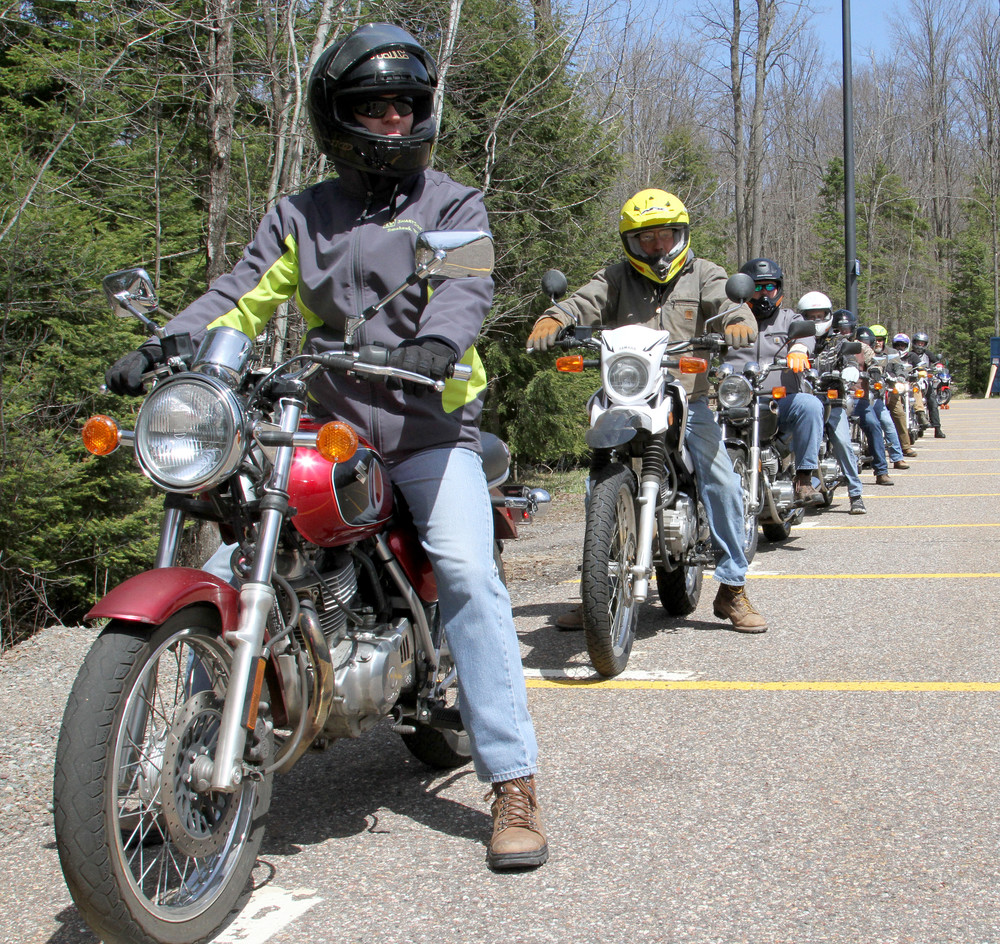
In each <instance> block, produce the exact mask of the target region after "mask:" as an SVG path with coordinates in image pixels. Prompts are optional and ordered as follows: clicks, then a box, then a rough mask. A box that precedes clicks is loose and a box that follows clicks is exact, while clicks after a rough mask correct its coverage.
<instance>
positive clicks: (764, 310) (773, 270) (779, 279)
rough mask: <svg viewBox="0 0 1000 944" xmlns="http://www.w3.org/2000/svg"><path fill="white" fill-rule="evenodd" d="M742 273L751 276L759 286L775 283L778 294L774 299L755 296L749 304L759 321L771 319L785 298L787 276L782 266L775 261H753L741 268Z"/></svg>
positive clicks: (765, 296)
mask: <svg viewBox="0 0 1000 944" xmlns="http://www.w3.org/2000/svg"><path fill="white" fill-rule="evenodd" d="M740 272H743V273H745V274H746V275H749V276H750V278H752V279H753V280H754V282H755V283H756V284H757V285H767V284H771V283H773V284H774V285H775V286H776V287H777V289H778V294H777V295H775V296H774V298H770V297H768V296H767V295H764V294H759V295H754V297H753V298H751V299H750V301H749V302H748V303H747V304H748V305H749V306H750V310H751V311H752V312H753V313H754V317H755V318H757V319H758V320H762V319H764V318H770V317H771V315H773V314H774V313H775V312H776V311H777V310H778V309H779V308H780V307H781V303H782V301H783V300H784V298H785V292H784V289H783V283H784V278H785V276H784V273H783V272H782V271H781V266H780V265H778V263H777V262H775V261H774V260H773V259H751V260H750V261H749V262H746V263H744V264H743V265H742V266H741V267H740Z"/></svg>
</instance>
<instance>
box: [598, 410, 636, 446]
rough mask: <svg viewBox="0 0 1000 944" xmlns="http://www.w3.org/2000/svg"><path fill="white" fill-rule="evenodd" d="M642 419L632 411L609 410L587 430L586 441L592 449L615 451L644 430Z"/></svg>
mask: <svg viewBox="0 0 1000 944" xmlns="http://www.w3.org/2000/svg"><path fill="white" fill-rule="evenodd" d="M643 425H644V424H643V422H642V417H641V416H640V415H639V414H638V413H633V412H632V411H631V410H608V411H607V412H605V413H602V414H601V415H600V416H599V417H597V420H596V421H595V422H594V425H593V426H591V427H590V429H588V430H587V435H586V436H585V439H586V440H587V445H588V446H590V448H591V449H615V448H617V447H618V446H624V445H625V443H627V442H631V441H632V440H633V439H635V434H636V433H637V432H638V431H639V430H640V429H642V428H643Z"/></svg>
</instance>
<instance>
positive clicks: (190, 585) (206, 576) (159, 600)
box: [85, 567, 240, 634]
mask: <svg viewBox="0 0 1000 944" xmlns="http://www.w3.org/2000/svg"><path fill="white" fill-rule="evenodd" d="M239 600H240V597H239V594H238V593H237V591H236V590H235V589H234V588H233V587H231V586H230V585H229V584H228V583H225V582H224V581H222V580H220V579H219V578H218V577H215V576H213V575H212V574H210V573H207V572H206V571H204V570H196V569H194V568H193V567H161V568H157V569H156V570H147V571H145V572H143V573H141V574H136V576H134V577H130V578H129V579H128V580H126V581H125V582H124V583H121V584H119V585H118V586H117V587H115V588H114V590H112V591H111V592H110V593H109V594H107V595H106V596H105V597H103V598H102V599H101V600H99V601H98V602H97V603H96V604H95V605H94V606H93V608H92V609H91V610H90V612H89V613H87V615H86V617H85V619H88V620H97V619H120V620H128V621H129V622H133V623H148V624H149V625H150V626H159V625H160V624H161V623H163V622H165V621H166V620H168V619H169V618H170V617H171V616H173V615H174V613H176V612H177V611H178V610H182V609H184V607H186V606H191V605H192V604H196V603H208V604H210V605H211V606H214V607H215V608H216V609H217V610H218V611H219V617H220V619H221V622H222V632H223V634H226V633H229V632H233V631H235V629H236V624H237V621H238V612H239Z"/></svg>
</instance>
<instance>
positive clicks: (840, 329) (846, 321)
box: [833, 308, 874, 340]
mask: <svg viewBox="0 0 1000 944" xmlns="http://www.w3.org/2000/svg"><path fill="white" fill-rule="evenodd" d="M857 329H858V316H857V315H856V314H854V312H853V311H851V310H850V309H849V308H838V309H837V310H836V311H835V312H834V313H833V333H834V334H839V335H841V336H842V337H846V338H853V337H854V334H855V332H856V331H857ZM869 333H871V332H869ZM873 340H874V338H873Z"/></svg>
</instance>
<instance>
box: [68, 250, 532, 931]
mask: <svg viewBox="0 0 1000 944" xmlns="http://www.w3.org/2000/svg"><path fill="white" fill-rule="evenodd" d="M416 261H417V266H416V271H415V273H414V275H413V276H412V277H411V279H410V281H409V282H408V284H413V283H414V282H415V281H417V280H419V279H424V278H427V277H428V276H430V275H434V276H435V277H436V278H442V277H445V278H460V277H474V276H482V275H484V274H488V273H489V272H490V271H491V270H492V264H493V247H492V242H491V240H490V238H489V236H488V235H486V234H484V233H455V232H448V233H424V234H422V235H421V236H420V237H419V239H418V241H417V260H416ZM105 291H106V292H107V294H108V296H109V299H110V300H111V301H112V305H113V306H114V307H115V308H116V310H117V311H118V313H119V314H124V313H128V314H131V315H134V316H136V317H138V318H140V319H141V320H142V321H143V323H145V324H146V325H147V327H149V328H150V329H152V330H155V331H156V333H157V334H158V336H159V337H160V338H161V343H162V345H163V348H164V354H165V356H166V366H165V367H163V368H160V369H159V372H158V374H157V376H156V377H151V378H150V379H151V381H153V382H154V385H153V387H152V389H151V391H150V392H149V393H148V395H147V396H146V398H145V400H144V402H143V404H142V407H141V409H140V410H139V414H138V417H137V419H136V424H135V430H134V432H128V431H125V430H121V429H120V428H119V427H118V425H117V424H116V423H115V422H114V421H113V420H111V419H110V418H109V417H106V416H99V417H94V418H92V419H91V420H89V421H88V423H87V424H86V427H85V429H84V441H85V443H86V444H87V447H88V448H89V449H90V450H91V451H92V452H94V453H96V454H98V455H107V454H109V453H110V452H112V451H114V449H115V448H117V446H118V445H119V444H120V443H122V442H126V443H129V444H131V445H132V446H133V447H134V449H135V453H136V458H137V460H138V462H139V465H140V467H141V468H142V470H143V472H144V473H145V474H146V475H147V476H148V477H149V478H150V480H151V481H152V482H153V483H154V484H155V485H156V486H157V487H159V488H160V489H161V490H163V491H164V492H165V493H166V500H165V512H164V516H163V522H162V531H161V537H160V543H159V548H158V552H157V557H156V562H155V567H154V569H152V570H149V571H146V572H145V573H142V574H139V575H138V576H135V577H133V578H131V579H129V580H127V581H125V582H124V583H123V584H121V585H120V586H118V587H116V588H115V589H114V590H112V591H111V592H110V593H109V594H108V595H107V596H106V597H104V599H102V600H101V601H100V602H99V603H98V604H97V605H96V606H95V607H94V608H93V609H92V610H91V611H90V613H89V614H88V618H89V619H93V620H97V619H102V620H103V619H106V620H109V622H108V624H107V626H106V627H105V628H104V630H103V631H102V633H101V634H100V636H99V637H98V638H97V640H96V641H95V643H94V645H93V647H92V648H91V650H90V652H89V653H88V655H87V657H86V659H85V660H84V663H83V665H82V667H81V669H80V672H79V675H78V676H77V679H76V682H75V683H74V686H73V689H72V692H71V694H70V698H69V702H68V704H67V707H66V712H65V715H64V718H63V724H62V729H61V732H60V736H59V743H58V748H57V754H56V764H55V781H54V808H55V832H56V843H57V847H58V850H59V857H60V861H61V863H62V868H63V872H64V875H65V877H66V882H67V884H68V886H69V889H70V891H71V893H72V895H73V899H74V901H75V902H76V905H77V907H78V908H79V910H80V912H81V914H82V915H83V917H84V918H85V919H86V921H87V922H88V924H89V925H90V926H91V928H93V930H94V932H95V933H96V934H97V935H99V936H100V937H101V939H102V940H104V941H107V942H168V941H169V942H172V944H181V942H196V941H207V940H210V939H211V938H212V937H214V936H215V935H216V934H217V933H218V931H219V930H220V928H221V927H222V926H223V925H224V924H225V923H226V921H227V920H228V919H229V917H230V915H231V913H232V912H233V910H234V909H236V908H238V907H240V905H241V903H242V902H241V898H242V896H243V894H244V892H245V890H246V886H247V883H248V880H249V878H250V873H251V870H252V868H253V866H254V863H255V861H256V858H257V852H258V849H259V848H260V844H261V840H262V838H263V833H264V828H265V823H266V816H265V814H266V813H267V811H268V807H269V804H270V800H271V787H272V778H273V776H274V774H276V773H285V772H287V771H288V770H290V769H291V768H292V766H293V765H294V764H295V763H296V761H297V760H299V758H300V757H302V755H303V754H304V753H305V751H306V750H307V749H308V748H309V747H310V746H311V745H313V744H314V743H317V742H319V743H320V744H323V743H325V742H326V741H328V740H329V739H333V738H341V737H358V736H360V735H361V734H362V733H363V732H365V731H367V730H368V729H370V728H372V727H373V726H374V725H375V724H376V723H378V722H379V721H381V720H383V719H385V718H391V719H392V729H393V730H394V731H396V732H397V733H398V734H400V736H401V737H402V739H403V741H404V743H405V744H406V746H407V747H408V748H409V750H410V751H411V752H412V753H413V754H414V755H415V756H416V757H418V758H419V759H420V760H421V761H423V762H425V763H427V764H429V765H431V766H434V767H439V768H450V767H456V766H459V765H462V764H465V763H466V762H467V761H468V760H469V759H470V753H469V745H468V736H467V734H466V733H465V731H464V729H463V724H462V717H461V714H460V712H459V710H458V708H457V707H456V703H455V698H456V691H457V688H456V684H457V677H456V672H455V667H454V665H453V662H452V659H451V657H450V655H449V652H448V649H447V646H446V645H445V641H444V636H443V632H442V629H441V626H440V621H439V618H438V613H437V604H436V600H437V587H436V584H435V581H434V575H433V573H432V572H431V568H430V564H429V562H428V560H427V557H426V556H425V554H424V551H423V549H422V548H421V546H420V544H419V542H418V540H417V535H416V531H415V529H414V527H413V525H412V523H410V522H409V521H408V518H407V515H406V514H405V511H404V509H402V508H401V507H400V503H399V501H398V497H397V496H394V494H393V488H392V483H391V481H390V477H389V474H388V471H387V468H386V466H385V464H384V463H383V460H382V459H381V457H380V456H379V454H378V453H377V452H376V451H375V449H373V448H372V446H371V445H370V444H369V443H366V442H364V441H360V440H359V439H358V436H357V434H356V433H355V431H354V430H353V429H352V428H351V427H350V426H348V425H347V424H344V423H341V422H336V421H335V422H330V423H326V424H324V425H322V426H320V425H319V424H317V423H316V422H314V421H312V420H310V419H309V418H308V417H306V416H305V415H304V410H305V406H306V381H307V380H308V378H309V377H310V376H311V375H312V374H313V373H314V372H315V371H318V370H328V371H335V372H339V373H342V374H344V375H349V376H352V377H355V378H362V379H365V380H368V381H370V382H373V383H378V382H385V381H387V380H392V381H394V382H398V381H402V380H406V381H409V382H411V383H423V384H426V385H428V386H430V387H434V388H435V389H437V390H442V389H443V388H444V384H445V381H435V380H432V379H430V378H428V377H423V376H422V375H420V374H414V373H411V372H409V371H403V370H399V369H395V368H391V367H389V366H388V364H387V352H386V351H385V350H384V349H378V348H361V349H360V350H352V349H350V347H345V349H344V350H343V351H342V352H335V353H326V354H322V355H299V356H297V357H293V358H292V359H291V360H289V361H287V362H285V363H283V364H281V365H279V366H277V367H275V368H273V369H271V370H261V369H258V370H254V369H252V368H251V366H250V364H251V354H252V343H251V341H250V339H249V338H247V337H246V336H244V335H242V334H240V333H239V332H238V331H235V330H233V329H232V328H215V329H213V330H212V331H210V332H209V333H208V335H207V336H206V338H205V340H204V342H203V343H202V345H201V346H200V348H199V349H198V351H197V352H193V351H192V346H191V344H190V339H188V338H186V337H185V336H179V337H178V336H168V337H164V336H163V332H162V331H161V330H159V329H156V327H155V325H154V324H153V322H152V321H151V320H150V319H149V317H148V315H149V314H151V313H152V312H154V311H155V310H156V299H155V296H154V293H153V286H152V282H151V280H150V279H149V276H148V275H147V274H146V273H145V272H144V271H143V270H141V269H131V270H126V271H123V272H119V273H114V274H113V275H111V276H108V278H107V279H105ZM393 294H395V293H393ZM390 297H391V296H390ZM386 300H388V299H384V300H383V303H384V302H385V301H386ZM469 373H470V371H469V369H468V368H466V367H464V366H463V365H456V368H455V379H453V380H451V381H448V382H449V383H453V382H457V381H458V380H460V379H461V378H462V377H463V376H464V377H466V378H467V376H468V375H469ZM508 460H509V453H508V452H507V448H506V446H505V445H504V444H503V443H502V442H501V441H500V440H499V439H497V438H496V437H492V436H489V435H484V436H483V461H484V466H485V468H486V473H487V478H488V480H489V482H490V485H491V494H492V496H493V502H494V538H495V542H496V547H495V552H496V558H497V563H498V566H500V567H501V573H502V560H501V558H500V553H501V551H502V548H503V542H504V541H505V540H508V539H511V538H515V537H516V536H517V525H518V524H520V523H521V522H527V521H531V519H532V517H533V515H534V514H535V512H537V511H538V510H540V509H541V508H544V506H545V504H546V503H547V502H548V501H549V496H548V493H546V492H545V491H544V490H543V489H528V488H517V487H507V488H503V487H502V483H503V482H504V481H505V479H506V477H507V474H508ZM187 517H194V518H201V519H206V520H209V521H214V522H215V523H216V524H217V525H218V526H219V529H220V531H221V533H222V536H223V540H224V541H225V542H227V543H228V544H231V545H233V553H232V566H231V569H232V572H233V578H232V580H230V581H227V580H223V579H220V578H219V577H216V576H213V575H212V574H210V573H208V572H206V571H203V570H195V569H191V568H185V567H177V566H175V561H176V557H177V549H178V546H179V542H180V538H181V534H182V529H183V526H184V521H185V519H186V518H187Z"/></svg>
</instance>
